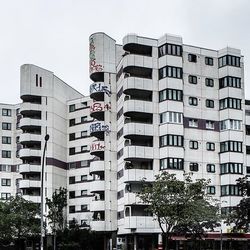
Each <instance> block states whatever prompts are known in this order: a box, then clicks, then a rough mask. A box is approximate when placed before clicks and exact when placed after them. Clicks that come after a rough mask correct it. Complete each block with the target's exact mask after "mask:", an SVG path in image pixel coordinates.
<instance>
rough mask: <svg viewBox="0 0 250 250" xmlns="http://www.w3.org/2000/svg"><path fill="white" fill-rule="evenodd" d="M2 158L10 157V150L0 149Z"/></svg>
mask: <svg viewBox="0 0 250 250" xmlns="http://www.w3.org/2000/svg"><path fill="white" fill-rule="evenodd" d="M2 158H11V151H8V150H2Z"/></svg>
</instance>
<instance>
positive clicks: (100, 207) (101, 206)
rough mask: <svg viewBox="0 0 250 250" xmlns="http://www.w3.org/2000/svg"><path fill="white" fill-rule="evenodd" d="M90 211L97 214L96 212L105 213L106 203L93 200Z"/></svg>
mask: <svg viewBox="0 0 250 250" xmlns="http://www.w3.org/2000/svg"><path fill="white" fill-rule="evenodd" d="M89 210H90V211H91V212H95V211H104V210H105V201H101V200H97V201H96V200H93V201H91V202H90V208H89Z"/></svg>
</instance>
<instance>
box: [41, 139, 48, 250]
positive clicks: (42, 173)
mask: <svg viewBox="0 0 250 250" xmlns="http://www.w3.org/2000/svg"><path fill="white" fill-rule="evenodd" d="M44 140H45V144H44V149H43V156H42V166H41V189H40V195H41V243H40V244H41V248H40V249H41V250H43V231H44V224H43V185H44V182H43V179H44V178H43V176H44V159H45V152H46V149H47V142H48V140H49V135H48V134H46V135H45V137H44Z"/></svg>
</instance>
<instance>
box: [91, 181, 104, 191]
mask: <svg viewBox="0 0 250 250" xmlns="http://www.w3.org/2000/svg"><path fill="white" fill-rule="evenodd" d="M89 186H90V187H89V190H90V193H101V192H104V191H105V181H104V180H93V181H91V182H90V185H89Z"/></svg>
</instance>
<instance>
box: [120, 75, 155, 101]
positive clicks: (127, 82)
mask: <svg viewBox="0 0 250 250" xmlns="http://www.w3.org/2000/svg"><path fill="white" fill-rule="evenodd" d="M152 91H153V81H152V80H151V79H146V78H139V77H127V78H125V79H124V84H123V93H124V94H125V95H132V94H134V93H136V92H137V93H138V94H140V95H141V96H142V97H143V96H144V95H146V94H148V93H151V92H152Z"/></svg>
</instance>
